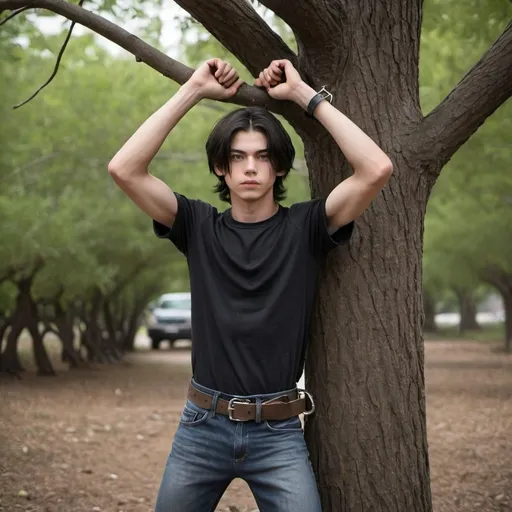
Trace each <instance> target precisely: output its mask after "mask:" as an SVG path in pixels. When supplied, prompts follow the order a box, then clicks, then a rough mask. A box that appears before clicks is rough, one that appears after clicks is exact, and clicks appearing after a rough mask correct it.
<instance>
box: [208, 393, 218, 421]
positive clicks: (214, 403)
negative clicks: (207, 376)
mask: <svg viewBox="0 0 512 512" xmlns="http://www.w3.org/2000/svg"><path fill="white" fill-rule="evenodd" d="M219 395H220V393H219V392H218V391H215V393H213V398H212V408H211V409H210V418H215V413H216V412H217V400H218V398H219Z"/></svg>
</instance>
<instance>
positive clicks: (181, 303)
mask: <svg viewBox="0 0 512 512" xmlns="http://www.w3.org/2000/svg"><path fill="white" fill-rule="evenodd" d="M158 307H159V308H162V309H190V308H191V303H190V299H180V300H178V299H167V300H163V301H162V302H161V303H160V304H159V305H158Z"/></svg>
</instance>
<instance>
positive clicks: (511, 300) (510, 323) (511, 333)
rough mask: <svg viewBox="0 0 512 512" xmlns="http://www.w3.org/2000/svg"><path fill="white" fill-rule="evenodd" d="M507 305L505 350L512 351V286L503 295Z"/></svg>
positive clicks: (505, 305)
mask: <svg viewBox="0 0 512 512" xmlns="http://www.w3.org/2000/svg"><path fill="white" fill-rule="evenodd" d="M503 303H504V307H505V352H506V353H507V354H510V353H512V287H511V288H510V290H509V291H508V293H506V294H504V295H503Z"/></svg>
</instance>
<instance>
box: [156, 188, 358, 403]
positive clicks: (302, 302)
mask: <svg viewBox="0 0 512 512" xmlns="http://www.w3.org/2000/svg"><path fill="white" fill-rule="evenodd" d="M176 197H177V199H178V212H177V215H176V218H175V220H174V224H173V226H172V228H171V229H169V228H167V227H166V226H164V225H162V224H159V223H158V222H156V221H154V222H153V225H154V230H155V233H156V235H157V236H158V237H160V238H169V239H170V240H171V241H172V242H173V243H174V245H175V246H176V247H177V248H178V249H179V250H180V251H181V252H182V253H183V254H184V255H185V256H186V257H187V261H188V267H189V273H190V289H191V295H192V338H193V340H192V371H193V376H194V379H195V380H196V381H197V382H198V383H199V384H202V385H203V386H207V387H209V388H212V389H215V390H218V391H222V392H224V393H229V394H234V395H256V394H263V393H274V392H278V391H282V390H285V389H291V388H293V387H295V385H296V382H297V380H298V379H299V378H300V375H301V373H302V368H303V365H304V358H305V352H306V344H307V338H308V329H309V323H310V317H311V312H312V309H313V301H314V298H315V291H316V282H317V274H318V266H319V264H320V263H321V261H322V260H323V258H324V257H325V256H326V254H327V253H328V252H329V251H330V250H331V249H332V248H334V247H336V246H337V245H339V244H343V243H346V242H348V240H349V239H350V236H351V234H352V230H353V223H350V224H347V225H346V226H344V227H342V228H341V229H339V230H338V231H336V233H334V234H333V235H329V233H328V229H327V216H326V213H325V200H320V199H319V200H312V201H307V202H302V203H297V204H294V205H292V206H291V207H290V208H285V207H282V206H280V207H279V210H278V212H277V213H276V214H275V215H273V216H272V217H270V218H268V219H266V220H264V221H261V222H254V223H242V222H238V221H236V220H235V219H234V218H233V217H232V215H231V209H228V210H226V211H225V212H222V213H219V212H218V211H217V209H216V208H214V207H213V206H211V205H210V204H207V203H204V202H202V201H198V200H191V199H187V198H186V197H184V196H182V195H180V194H176Z"/></svg>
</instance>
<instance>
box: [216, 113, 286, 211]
mask: <svg viewBox="0 0 512 512" xmlns="http://www.w3.org/2000/svg"><path fill="white" fill-rule="evenodd" d="M239 131H246V132H250V131H258V132H261V133H263V135H265V136H266V138H267V149H268V156H269V159H270V163H271V164H272V167H273V168H274V171H275V172H278V171H284V174H283V175H282V176H276V181H275V182H274V200H275V201H282V200H283V199H284V198H285V197H286V188H285V186H284V183H283V181H284V179H285V178H286V176H288V173H289V172H290V169H291V168H292V167H293V160H294V159H295V148H294V147H293V144H292V141H291V139H290V136H289V135H288V133H287V132H286V130H285V129H284V127H283V125H282V124H281V122H280V121H279V120H278V119H277V118H276V117H275V116H274V115H273V114H271V113H270V112H269V111H268V110H266V109H264V108H262V107H247V108H241V109H238V110H235V111H233V112H230V113H229V114H227V115H226V116H224V117H222V118H221V119H220V120H219V121H218V122H217V123H216V125H215V126H214V128H213V130H212V132H211V133H210V135H209V137H208V140H207V141H206V154H207V156H208V166H209V168H210V172H211V173H213V174H215V168H217V169H219V170H221V171H225V172H231V165H230V163H231V158H230V157H231V155H230V153H231V143H232V142H233V137H234V136H235V135H236V134H237V133H238V132H239ZM215 176H217V175H216V174H215ZM217 178H218V179H219V183H217V185H215V187H214V190H215V192H217V193H218V194H219V196H220V198H221V199H222V201H226V202H228V203H230V202H231V198H230V193H229V187H228V186H227V184H226V180H225V179H224V176H217Z"/></svg>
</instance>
